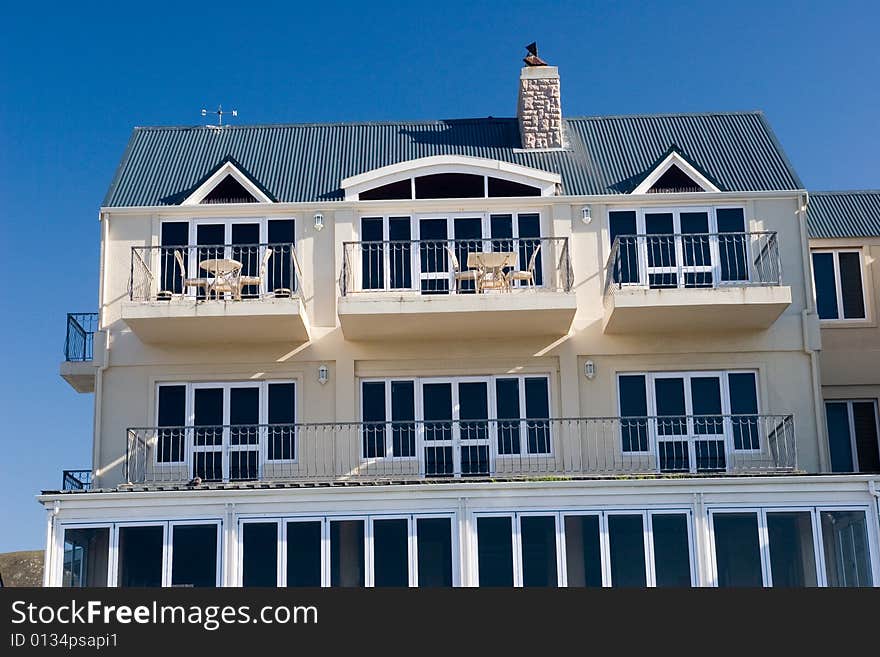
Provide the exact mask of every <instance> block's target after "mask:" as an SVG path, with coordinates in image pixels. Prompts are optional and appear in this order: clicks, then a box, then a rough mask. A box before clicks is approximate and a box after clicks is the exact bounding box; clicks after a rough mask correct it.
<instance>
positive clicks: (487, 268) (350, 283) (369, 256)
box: [339, 237, 574, 296]
mask: <svg viewBox="0 0 880 657" xmlns="http://www.w3.org/2000/svg"><path fill="white" fill-rule="evenodd" d="M489 254H491V255H489ZM573 278H574V277H573V272H572V266H571V256H570V252H569V245H568V238H567V237H529V238H526V237H519V238H486V239H450V240H397V241H394V240H392V241H375V242H344V243H343V263H342V273H341V275H340V279H339V283H340V291H341V293H342V295H343V296H345V295H348V294H354V293H361V292H381V291H386V292H391V291H394V292H398V291H400V292H405V291H416V292H420V293H422V294H475V293H478V292H487V291H492V292H496V291H500V292H512V291H519V290H536V291H564V292H568V291H570V290H571V286H572V280H573Z"/></svg>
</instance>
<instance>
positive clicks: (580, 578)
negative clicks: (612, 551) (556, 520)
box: [565, 516, 602, 587]
mask: <svg viewBox="0 0 880 657" xmlns="http://www.w3.org/2000/svg"><path fill="white" fill-rule="evenodd" d="M565 563H566V574H567V577H568V586H576V587H585V586H589V587H599V586H602V552H601V548H600V545H599V516H565Z"/></svg>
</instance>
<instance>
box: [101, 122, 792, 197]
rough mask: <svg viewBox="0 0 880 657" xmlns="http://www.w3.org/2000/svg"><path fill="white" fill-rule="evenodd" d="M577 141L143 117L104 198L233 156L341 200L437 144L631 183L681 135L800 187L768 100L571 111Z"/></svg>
mask: <svg viewBox="0 0 880 657" xmlns="http://www.w3.org/2000/svg"><path fill="white" fill-rule="evenodd" d="M565 123H566V129H567V133H568V138H569V142H570V148H569V149H568V150H565V151H553V152H520V151H519V147H520V136H519V125H518V123H517V120H516V119H515V118H514V119H499V118H486V119H461V120H449V121H425V122H411V123H408V122H403V123H335V124H294V125H263V126H224V127H223V128H214V127H208V126H197V127H145V128H135V129H134V131H133V133H132V135H131V138H130V140H129V142H128V147H127V148H126V151H125V154H124V155H123V158H122V162H121V163H120V165H119V168H118V169H117V171H116V175H115V177H114V179H113V183H112V184H111V186H110V189H109V191H108V192H107V196H106V197H105V199H104V205H105V206H108V207H109V206H138V205H168V204H174V203H177V202H179V199H180V198H181V195H184V196H185V195H186V192H188V191H190V190H192V189H193V188H194V187H195V186H196V185H197V184H198V182H199V181H200V180H202V179H203V178H204V176H205V175H206V173H208V172H209V171H211V170H212V169H214V168H215V167H216V166H217V165H218V164H219V163H220V162H222V161H223V160H224V159H226V158H228V157H231V158H234V159H235V160H236V161H237V162H240V163H241V165H242V166H243V167H245V168H246V169H247V170H248V171H249V172H250V174H251V175H253V176H254V178H255V179H257V180H258V181H259V182H260V184H261V185H262V186H263V187H265V188H266V189H267V190H268V191H269V192H271V194H272V196H274V197H275V198H277V199H278V200H279V201H281V202H308V201H339V200H342V198H343V192H342V190H341V189H340V187H339V184H340V181H341V180H342V179H343V178H347V177H350V176H354V175H357V174H360V173H364V172H366V171H370V170H372V169H375V168H378V167H382V166H387V165H390V164H396V163H398V162H403V161H406V160H412V159H416V158H420V157H427V156H430V155H466V156H473V157H483V158H489V159H497V160H502V161H506V162H512V163H515V164H521V165H523V166H528V167H534V168H536V169H542V170H545V171H551V172H554V173H558V174H560V175H561V176H562V181H563V182H562V187H563V193H564V194H568V195H580V194H614V193H627V192H629V191H631V190H632V189H634V188H635V186H636V185H637V184H638V181H639V180H641V179H642V178H643V177H644V176H645V174H646V173H647V172H648V171H649V170H650V167H651V166H652V165H653V164H654V163H655V162H656V161H657V160H658V158H659V157H660V156H661V155H663V154H664V153H666V152H667V151H668V150H669V149H670V148H671V147H673V146H675V147H677V148H678V149H679V150H680V151H681V152H682V153H683V154H684V155H685V156H686V157H687V158H688V159H689V160H690V161H692V162H694V163H695V165H697V166H698V167H699V168H700V169H701V170H703V171H705V172H707V173H708V174H709V175H710V176H711V177H712V179H713V180H715V181H717V182H718V184H719V185H720V186H721V188H722V189H725V190H738V191H740V190H741V191H757V190H784V189H799V188H801V183H800V180H799V179H798V177H797V174H796V173H795V172H794V169H793V168H792V167H791V165H790V163H789V162H788V160H787V159H786V157H785V154H784V153H783V151H782V149H781V147H780V146H779V143H778V142H777V140H776V138H775V136H774V135H773V133H772V131H771V130H770V127H769V125H768V124H767V122H766V120H765V119H764V116H763V114H762V113H760V112H738V113H736V112H735V113H717V114H665V115H645V116H607V117H593V118H571V119H567V120H566V121H565Z"/></svg>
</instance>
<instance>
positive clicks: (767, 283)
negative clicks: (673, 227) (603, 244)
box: [604, 232, 791, 333]
mask: <svg viewBox="0 0 880 657" xmlns="http://www.w3.org/2000/svg"><path fill="white" fill-rule="evenodd" d="M604 297H605V298H604V303H605V320H604V330H605V332H606V333H637V332H638V333H640V332H646V331H647V332H658V333H659V332H675V331H699V330H739V329H766V328H768V327H769V326H770V325H772V324H773V322H775V321H776V320H777V319H778V318H779V316H780V315H781V314H782V313H783V312H784V311H785V309H786V308H788V306H789V305H791V288H790V287H789V286H787V285H783V282H782V267H781V263H780V256H779V244H778V242H777V236H776V233H775V232H729V233H708V232H694V233H669V234H640V235H619V236H617V237H616V238H615V239H614V243H613V244H612V248H611V253H610V255H609V257H608V263H607V266H606V271H605V294H604Z"/></svg>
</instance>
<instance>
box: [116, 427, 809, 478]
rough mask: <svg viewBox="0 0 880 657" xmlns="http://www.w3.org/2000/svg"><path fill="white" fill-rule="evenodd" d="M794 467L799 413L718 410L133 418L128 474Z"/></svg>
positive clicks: (539, 474)
mask: <svg viewBox="0 0 880 657" xmlns="http://www.w3.org/2000/svg"><path fill="white" fill-rule="evenodd" d="M795 470H797V450H796V446H795V431H794V421H793V419H792V416H790V415H713V416H687V417H685V416H681V417H677V416H676V417H671V416H664V417H638V418H636V417H630V418H573V419H548V420H536V419H525V418H520V419H509V420H496V419H487V420H468V421H464V420H461V421H458V420H453V421H431V422H428V421H412V422H388V423H382V422H374V423H362V422H348V423H337V424H332V423H328V424H271V425H229V426H188V427H152V428H133V429H129V430H128V443H127V451H126V460H125V473H124V476H125V481H126V482H128V483H129V484H132V485H152V484H169V485H182V484H186V483H188V482H189V483H191V484H198V483H202V482H205V483H208V482H218V483H221V482H227V483H228V482H248V481H251V482H253V481H261V482H279V483H283V482H291V483H333V482H357V481H364V482H393V481H426V480H450V479H452V480H454V479H480V478H482V479H489V478H500V479H535V478H546V477H561V478H593V477H611V476H626V475H638V476H643V475H658V476H659V475H665V474H692V475H722V474H771V473H785V472H793V471H795ZM196 477H198V478H199V480H200V481H195V482H191V479H195V478H196Z"/></svg>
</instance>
